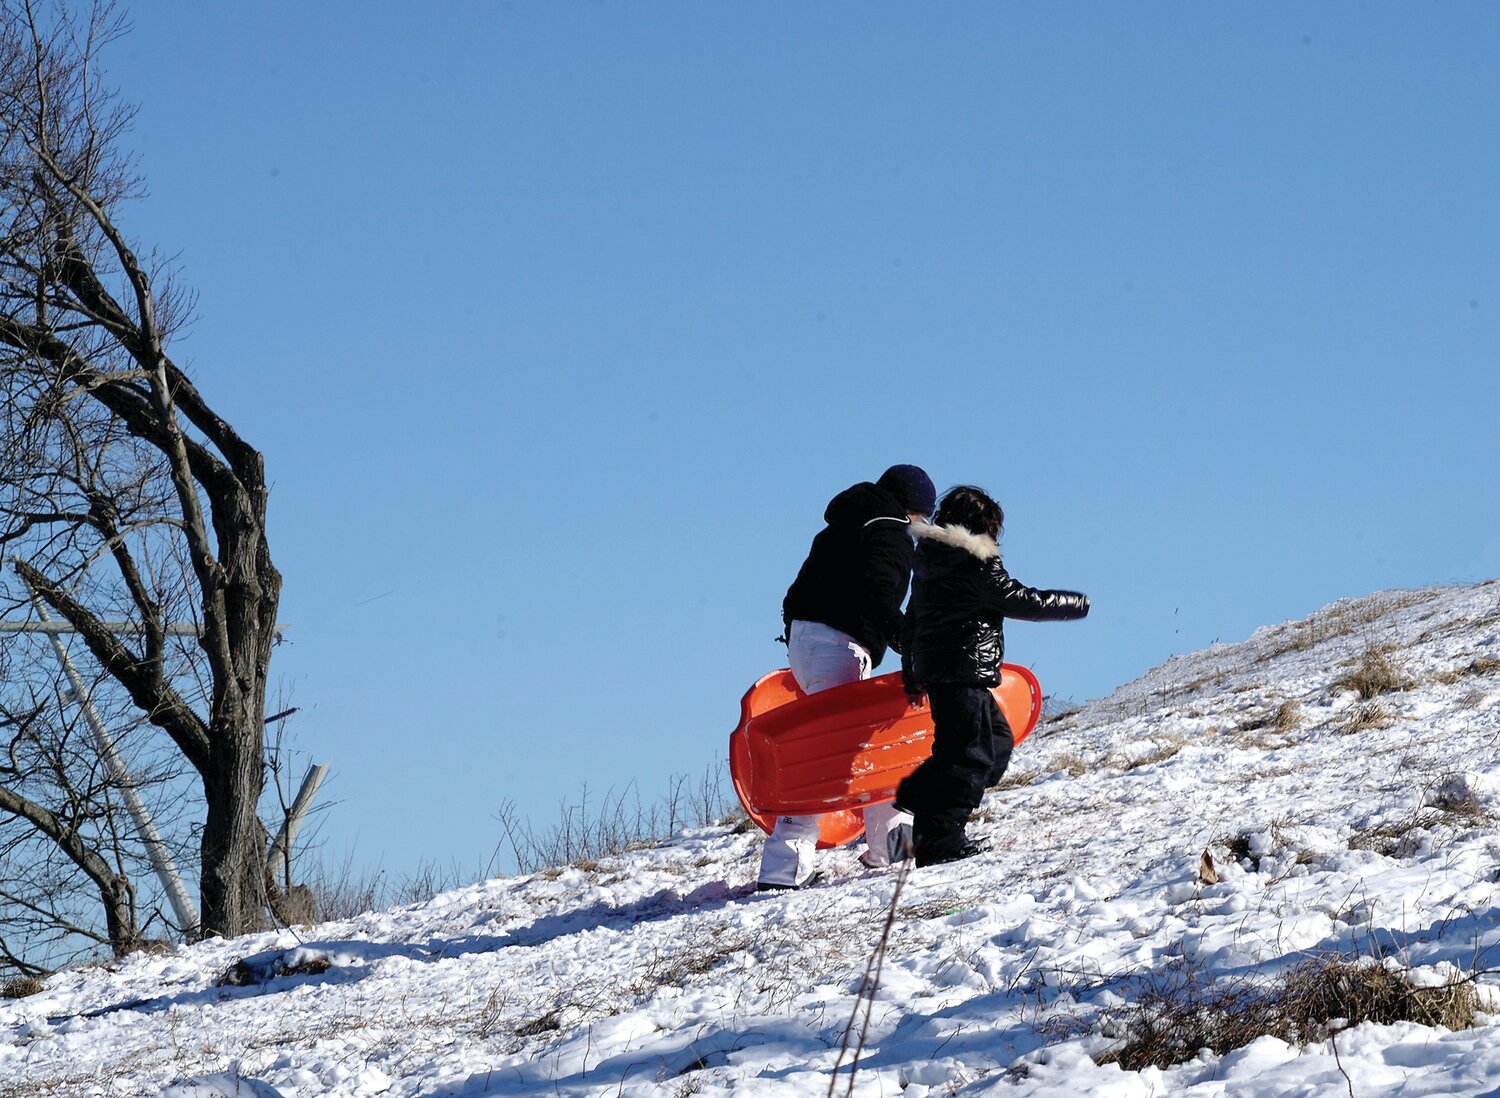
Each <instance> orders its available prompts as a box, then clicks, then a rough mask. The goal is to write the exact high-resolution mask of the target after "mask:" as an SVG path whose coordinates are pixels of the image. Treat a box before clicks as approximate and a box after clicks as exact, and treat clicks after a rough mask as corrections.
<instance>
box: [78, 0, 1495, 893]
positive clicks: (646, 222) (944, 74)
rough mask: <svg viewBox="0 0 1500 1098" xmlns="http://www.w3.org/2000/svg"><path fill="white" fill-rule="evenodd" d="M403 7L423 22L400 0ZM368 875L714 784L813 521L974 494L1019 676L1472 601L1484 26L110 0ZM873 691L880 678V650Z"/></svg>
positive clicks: (998, 7)
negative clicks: (1391, 594) (618, 804)
mask: <svg viewBox="0 0 1500 1098" xmlns="http://www.w3.org/2000/svg"><path fill="white" fill-rule="evenodd" d="M419 9H420V10H419ZM131 16H132V20H133V23H134V27H135V29H134V32H133V34H132V35H131V36H130V37H129V38H128V39H126V40H125V41H124V42H122V43H120V44H119V45H117V46H116V47H114V48H113V52H112V53H111V54H110V55H109V56H107V57H106V63H107V66H108V68H109V71H110V74H111V77H112V79H113V80H114V82H115V83H116V84H117V85H118V86H119V88H120V90H121V91H122V93H123V94H124V95H125V96H126V97H127V98H130V99H134V100H136V101H138V102H139V104H140V108H141V109H140V115H139V118H138V121H137V124H136V127H135V130H134V133H133V135H132V141H133V144H134V148H135V149H136V151H137V152H138V153H139V157H140V166H141V170H142V172H143V174H144V175H145V177H146V179H147V180H148V182H149V186H150V192H151V193H150V196H149V198H148V199H146V200H145V201H143V202H141V203H139V204H138V205H136V206H135V207H133V208H132V209H131V210H130V212H129V214H128V215H127V216H126V218H125V219H124V220H125V223H126V227H127V228H128V230H129V231H130V232H131V233H132V235H133V236H134V237H135V238H136V239H138V240H139V241H142V242H144V243H146V244H149V245H151V246H155V247H156V248H158V249H160V250H161V251H163V252H165V253H168V254H175V255H176V256H177V257H178V261H179V264H180V269H181V272H182V275H181V277H182V278H183V280H184V281H185V283H186V284H187V285H189V286H191V287H192V288H193V289H194V290H195V292H196V293H197V295H198V320H197V321H196V323H195V324H194V326H193V328H192V330H191V332H190V333H189V334H188V335H187V337H186V338H184V339H182V340H180V341H179V343H178V344H177V345H176V347H175V348H174V351H175V354H176V355H177V357H178V359H179V360H180V361H183V362H185V363H187V364H189V365H190V366H191V368H192V369H193V370H194V371H195V373H196V376H197V377H198V379H199V381H200V384H201V386H202V387H203V388H204V390H205V391H206V392H207V393H208V394H210V396H211V398H212V399H213V400H214V401H215V402H216V405H217V407H218V408H219V409H220V410H221V411H222V412H223V413H224V414H225V415H226V416H227V417H228V418H229V419H230V420H232V421H233V422H235V423H236V424H237V425H238V426H239V427H240V428H241V430H242V431H243V432H244V433H245V434H246V435H247V436H248V437H249V439H250V440H251V441H253V442H254V443H255V444H256V445H258V446H259V447H261V448H262V449H263V450H264V452H265V454H266V459H267V465H268V469H269V471H270V475H271V476H272V478H273V479H274V482H275V489H274V494H273V497H272V527H271V538H272V543H271V544H272V550H273V553H274V555H275V558H276V561H277V563H278V565H279V567H280V568H281V570H282V572H283V573H284V576H285V581H286V585H285V592H284V596H283V602H282V613H281V618H282V620H283V621H284V622H286V623H288V624H289V625H290V627H291V628H290V632H289V637H290V641H291V643H289V644H288V645H284V646H283V647H282V648H280V649H279V650H278V651H277V654H276V661H275V666H274V670H275V672H276V673H277V674H278V676H279V677H280V678H281V679H282V680H283V682H284V684H285V686H286V688H287V690H288V691H289V693H290V699H291V701H292V702H293V703H294V704H297V705H299V706H301V707H303V710H302V713H301V714H299V716H298V718H297V726H296V730H297V735H298V740H299V743H300V744H301V746H302V747H304V748H305V749H306V750H307V751H308V752H310V753H311V754H312V755H313V756H314V757H316V758H318V759H320V760H324V761H327V762H330V763H331V764H332V765H333V767H334V773H335V778H334V781H333V784H332V785H331V786H329V787H326V788H327V791H328V792H327V795H328V797H329V798H330V799H336V800H338V801H339V802H340V803H339V804H338V806H337V807H336V808H335V809H334V810H333V811H332V813H331V814H330V815H329V816H328V818H327V819H326V820H325V823H324V828H323V836H324V838H325V840H326V841H327V842H328V844H329V846H330V848H331V849H332V851H333V852H334V853H339V852H341V851H343V850H344V849H346V848H350V847H352V848H353V849H354V851H355V857H356V860H357V861H358V862H359V863H360V864H362V865H374V864H377V863H380V864H384V865H385V866H386V867H387V868H390V869H394V870H404V869H406V868H409V867H411V866H413V865H414V864H415V863H416V862H417V861H418V860H419V859H420V858H422V857H424V856H425V857H432V858H438V859H443V860H446V859H448V858H457V859H459V860H460V861H461V862H463V863H465V864H466V865H468V864H476V863H477V862H478V861H479V860H481V859H482V858H483V857H484V856H485V855H487V854H488V852H489V851H490V849H491V848H492V847H493V846H494V843H495V841H496V840H497V838H498V829H497V827H496V825H495V824H494V822H493V820H492V819H491V814H492V813H493V811H494V810H495V808H496V806H497V805H499V804H500V802H502V801H503V800H506V799H514V800H515V801H516V802H517V803H518V804H519V805H520V806H521V808H522V809H523V811H526V812H528V813H529V814H531V815H532V816H533V817H535V818H537V819H538V820H545V818H547V817H548V816H550V815H551V814H552V813H553V812H554V810H555V807H556V805H557V803H558V801H559V800H560V799H561V798H563V797H568V796H573V795H576V793H577V791H578V788H579V786H580V784H581V783H583V782H587V783H589V785H590V786H592V787H594V788H595V789H598V790H602V789H604V788H606V787H609V786H611V785H613V786H616V787H618V786H622V785H624V784H625V783H626V782H629V781H631V780H636V781H638V782H639V783H640V785H641V788H642V789H643V790H644V791H645V792H646V793H647V794H648V795H650V794H654V793H655V792H656V791H657V790H659V789H660V788H662V787H664V785H665V782H666V778H667V775H669V774H670V773H672V772H674V771H678V772H692V773H697V772H700V771H701V770H702V769H703V768H704V767H705V766H706V765H707V764H709V763H710V762H711V761H712V760H713V759H714V758H715V757H716V756H722V752H723V748H724V744H725V741H726V738H727V735H728V733H729V730H730V728H731V727H732V726H733V725H734V723H735V721H736V719H737V715H738V700H739V697H740V694H741V693H742V692H743V691H744V690H745V689H746V688H747V687H748V686H749V685H750V683H751V682H752V681H753V680H754V679H755V678H756V677H757V676H758V675H759V674H761V673H762V672H764V671H766V670H769V669H771V668H772V667H775V666H779V665H780V663H781V661H782V657H783V650H782V649H781V648H780V646H779V645H776V644H774V643H772V641H771V638H772V637H774V636H775V635H776V633H777V632H778V631H779V629H780V622H779V607H780V600H781V596H782V594H783V593H784V591H785V588H786V585H787V583H788V582H790V579H791V577H792V575H793V574H794V573H795V571H796V568H797V566H798V564H799V563H800V561H801V558H802V555H803V553H804V552H805V550H806V547H807V543H808V541H809V540H810V539H811V537H812V535H813V534H814V533H815V532H816V530H817V529H818V526H819V524H820V516H821V513H822V509H823V506H824V504H825V503H826V501H827V500H828V498H829V497H830V496H832V495H833V494H834V493H835V492H837V491H838V490H840V489H842V488H844V487H846V486H847V485H849V484H851V483H853V482H855V481H857V480H861V479H869V478H873V477H875V476H876V475H878V474H879V472H880V470H882V469H883V468H885V467H886V466H887V465H889V464H891V463H893V462H915V463H918V464H921V465H923V466H925V467H926V468H927V469H928V470H929V471H930V472H931V473H932V475H933V477H934V479H935V480H936V481H937V482H938V484H939V486H940V487H942V486H946V485H949V484H953V483H957V482H960V481H971V482H975V483H979V484H982V485H984V486H986V487H988V488H989V489H990V490H991V491H992V492H993V493H994V494H995V495H996V496H997V497H998V498H999V499H1000V501H1001V502H1002V504H1003V505H1004V506H1005V508H1006V511H1007V514H1008V524H1007V532H1006V535H1005V538H1004V541H1003V548H1004V551H1005V554H1006V558H1007V561H1008V563H1009V565H1010V567H1011V570H1012V572H1013V573H1015V574H1016V575H1017V576H1019V577H1020V578H1021V579H1023V580H1025V581H1027V582H1029V583H1033V584H1036V585H1039V586H1064V587H1074V588H1078V589H1082V590H1084V591H1087V592H1088V593H1089V594H1090V596H1091V597H1092V599H1093V604H1094V612H1093V614H1092V616H1091V617H1090V618H1089V619H1088V621H1086V622H1084V623H1079V624H1064V625H1047V626H1038V625H1025V624H1016V625H1013V626H1012V627H1011V628H1010V629H1009V630H1008V637H1009V648H1008V656H1009V658H1010V659H1012V660H1013V661H1016V662H1021V663H1025V664H1028V665H1030V666H1032V667H1033V669H1034V670H1035V671H1036V673H1037V674H1038V676H1039V677H1040V679H1041V681H1042V683H1043V685H1044V687H1045V688H1046V689H1047V690H1048V691H1049V692H1057V693H1060V694H1063V695H1067V696H1071V697H1074V698H1079V699H1082V698H1087V697H1093V696H1098V695H1102V694H1105V693H1107V692H1109V691H1110V690H1111V689H1112V688H1113V687H1114V686H1116V685H1118V684H1119V683H1121V682H1124V681H1126V680H1128V679H1130V678H1132V677H1134V676H1136V675H1137V674H1139V673H1141V672H1142V671H1144V670H1146V669H1147V668H1149V667H1151V666H1153V665H1155V664H1157V663H1159V662H1161V661H1162V660H1164V659H1165V658H1167V657H1168V656H1169V655H1171V654H1172V653H1174V652H1181V651H1186V650H1190V649H1195V648H1198V647H1201V646H1203V645H1206V644H1208V643H1211V642H1213V641H1214V640H1216V639H1222V640H1226V641H1227V640H1234V639H1240V638H1243V637H1245V636H1247V635H1248V634H1249V633H1250V632H1251V631H1252V630H1253V629H1255V628H1256V627H1257V626H1259V625H1262V624H1267V623H1272V622H1276V621H1280V620H1284V619H1286V618H1288V617H1293V616H1301V615H1304V614H1306V613H1308V612H1309V611H1311V610H1313V609H1314V608H1316V607H1318V606H1320V605H1322V604H1324V603H1326V602H1328V601H1330V600H1332V599H1335V598H1338V597H1341V596H1345V595H1359V594H1365V593H1368V592H1369V591H1371V590H1375V589H1379V588H1385V587H1392V586H1418V585H1424V584H1431V583H1445V582H1456V581H1474V580H1478V579H1482V578H1487V577H1490V576H1494V575H1496V574H1497V573H1500V489H1497V488H1496V476H1495V465H1496V461H1495V451H1496V430H1495V423H1494V416H1495V410H1496V408H1497V407H1500V382H1497V380H1496V374H1497V371H1496V365H1497V363H1496V357H1497V356H1496V347H1497V336H1500V325H1497V315H1500V203H1497V202H1496V201H1495V194H1496V193H1497V191H1500V157H1497V146H1496V143H1495V140H1494V135H1495V134H1496V133H1497V132H1500V74H1497V68H1496V66H1495V65H1494V64H1493V48H1494V43H1495V42H1496V41H1497V40H1500V37H1497V31H1500V9H1496V8H1494V7H1493V6H1489V5H1483V4H1477V3H1474V4H1463V3H1448V4H1442V5H1432V4H1424V5H1415V4H1396V3H1369V4H1359V5H1355V4H1341V3H1329V4H1320V5H1316V6H1313V5H1305V4H1258V5H1225V4H1215V5H1207V4H1196V3H1195V4H1187V3H1180V4H1178V3H1160V4H1152V5H1105V4H1076V5H1047V4H1032V5H1021V4H981V3H945V4H941V5H935V4H933V5H918V4H905V5H897V4H886V3H860V4H852V3H829V4H786V3H764V4H753V5H752V4H689V3H670V4H668V3H661V4H646V3H641V4H625V3H571V2H559V3H521V2H517V3H513V4H494V3H483V4H477V3H467V4H465V3H452V4H444V5H426V6H417V5H410V4H389V3H361V4H347V3H332V2H331V3H326V4H315V5H308V4H291V3H265V4H255V5H207V4H185V3H168V2H164V0H158V2H155V3H149V4H145V3H142V4H137V5H136V6H135V7H134V8H133V10H132V11H131ZM890 666H893V665H890V664H888V665H887V667H886V669H890Z"/></svg>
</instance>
